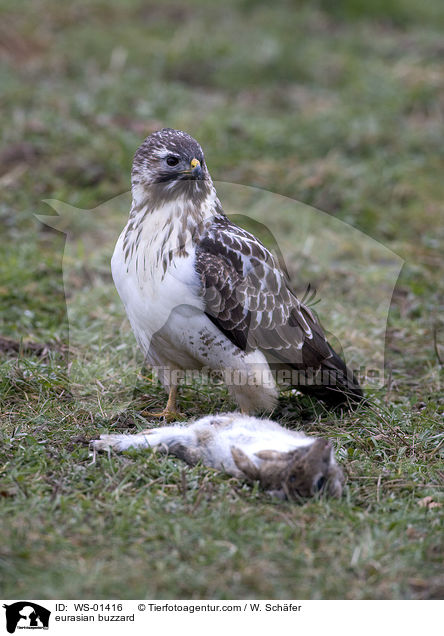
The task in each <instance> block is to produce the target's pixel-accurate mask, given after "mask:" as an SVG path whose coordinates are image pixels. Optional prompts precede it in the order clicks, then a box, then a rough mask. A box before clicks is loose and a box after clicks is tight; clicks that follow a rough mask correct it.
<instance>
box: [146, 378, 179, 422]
mask: <svg viewBox="0 0 444 636" xmlns="http://www.w3.org/2000/svg"><path fill="white" fill-rule="evenodd" d="M176 398H177V385H175V384H173V385H171V388H170V393H169V395H168V402H167V403H166V407H165V408H164V409H163V411H160V412H158V413H152V412H150V411H142V413H143V415H144V416H146V417H164V418H165V419H166V421H167V422H174V421H175V420H177V419H178V418H179V417H180V413H179V411H177V407H176Z"/></svg>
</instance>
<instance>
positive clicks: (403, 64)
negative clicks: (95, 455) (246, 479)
mask: <svg viewBox="0 0 444 636" xmlns="http://www.w3.org/2000/svg"><path fill="white" fill-rule="evenodd" d="M330 5H331V3H328V2H323V1H321V0H319V1H318V2H312V3H311V2H310V3H309V2H302V1H300V2H294V3H291V2H284V1H283V2H281V3H279V4H275V5H274V8H270V6H269V3H265V2H253V1H252V0H251V1H248V0H244V1H243V2H235V1H234V0H232V1H231V2H225V3H223V4H222V5H219V4H218V3H215V2H214V3H212V2H210V3H208V2H204V1H203V0H202V1H201V2H199V1H198V0H190V1H188V2H178V1H176V2H172V1H167V2H162V3H160V2H158V3H146V2H143V3H142V2H140V1H136V0H128V1H127V2H124V1H123V0H120V1H118V0H113V1H109V0H108V1H107V2H102V1H101V0H93V1H92V2H88V3H86V2H81V1H80V0H70V2H56V0H36V1H34V2H32V3H25V2H22V1H17V2H15V3H14V4H12V3H9V2H7V1H6V0H0V9H1V11H2V19H1V21H0V24H1V26H0V35H1V38H0V40H1V46H0V54H1V67H0V69H1V70H0V72H1V76H0V83H1V86H2V93H1V97H0V99H1V106H2V108H1V113H0V121H1V129H2V149H1V152H0V175H1V176H0V185H1V187H2V197H1V202H0V219H1V223H2V232H1V235H0V249H1V259H0V270H1V279H0V298H1V302H0V336H1V337H2V340H1V342H0V346H1V347H2V355H1V360H0V407H1V430H0V435H1V439H2V446H1V450H0V453H1V459H0V536H1V537H2V542H1V546H0V571H1V576H0V596H2V597H4V598H25V597H31V598H35V597H36V596H38V597H39V598H70V597H71V598H87V597H93V598H102V597H103V598H107V597H115V598H143V597H151V598H177V597H179V598H236V597H241V598H247V597H257V598H260V597H264V598H265V597H270V598H360V599H361V598H364V599H368V598H384V599H393V598H443V596H444V578H443V571H442V563H443V553H444V550H443V548H444V541H443V533H442V521H443V510H444V508H443V507H442V505H441V506H440V505H439V504H442V503H444V496H443V483H444V469H443V464H442V453H443V398H442V395H441V385H440V377H439V372H440V361H442V360H443V358H444V325H443V322H442V313H441V314H440V313H439V312H440V309H441V312H442V295H443V291H444V282H443V281H444V279H443V276H442V247H443V243H444V241H443V239H444V234H443V231H444V230H443V205H442V201H443V200H444V185H443V179H442V168H443V147H444V146H443V143H442V142H443V140H442V125H443V107H444V73H443V57H444V48H443V44H442V32H443V28H444V11H443V8H442V4H441V3H440V2H438V0H436V1H431V0H429V1H427V2H422V3H419V4H418V3H417V2H413V0H403V1H401V0H390V1H388V2H387V1H386V2H384V3H382V2H372V3H364V2H360V1H358V0H354V1H352V0H348V1H347V0H343V1H342V2H338V3H335V7H334V9H333V8H332V7H331V6H330ZM162 125H169V126H173V127H176V128H182V129H185V130H187V131H189V132H190V133H191V134H192V135H194V136H195V137H197V138H198V139H199V140H200V141H201V142H202V144H203V146H204V148H205V151H206V155H207V159H208V164H209V167H210V170H211V172H212V175H213V177H214V178H215V179H217V180H219V181H225V182H233V183H239V184H246V185H249V186H256V187H259V188H261V189H263V190H269V191H272V192H278V193H280V194H284V195H286V196H289V197H292V198H293V199H297V200H299V201H302V202H304V203H306V204H310V205H312V206H315V207H317V208H320V209H321V210H324V211H326V212H328V213H329V214H330V215H331V218H332V219H333V220H342V221H345V222H346V223H348V224H349V225H351V226H353V227H355V228H357V229H358V230H360V231H361V232H363V233H365V235H368V236H369V237H372V238H373V239H375V240H377V241H379V242H380V243H381V244H383V245H384V246H386V247H387V248H388V249H390V250H392V251H393V252H394V253H396V254H397V255H398V256H399V257H400V258H401V259H402V260H403V261H404V262H405V264H404V267H403V269H402V272H401V274H400V277H399V279H398V281H397V285H396V288H395V290H394V293H393V296H392V298H391V304H390V312H389V318H388V324H387V331H385V323H384V329H382V328H381V322H380V320H379V321H376V318H375V317H378V316H379V318H381V317H382V315H383V313H381V311H382V310H381V307H380V306H379V304H378V303H377V302H376V300H375V301H374V303H373V304H374V307H373V308H372V306H370V307H368V308H366V310H365V311H361V307H362V305H360V304H359V305H356V306H355V299H356V298H357V296H356V294H358V291H359V288H360V285H361V283H362V284H364V285H365V284H367V285H368V286H369V288H371V287H374V288H375V289H381V286H383V285H384V284H387V293H389V292H390V295H391V291H390V285H391V284H392V282H393V281H392V280H389V281H388V282H387V281H384V280H382V278H381V271H383V270H378V271H379V278H378V277H376V278H375V277H373V278H372V276H373V274H372V271H373V270H371V268H369V271H368V275H367V278H366V276H365V271H364V269H363V268H361V270H362V271H361V270H360V271H361V274H360V276H361V278H360V279H359V280H358V279H356V278H354V273H353V271H354V270H352V267H353V263H354V262H355V261H356V258H358V256H357V252H359V249H358V250H357V249H356V246H354V247H353V249H352V247H351V245H352V243H353V242H351V243H350V242H349V243H348V246H347V250H346V252H347V254H348V257H344V258H343V259H342V260H341V258H335V259H334V260H333V262H332V263H331V265H330V267H329V268H328V269H327V270H325V269H324V270H322V271H321V270H319V271H318V270H316V263H317V262H318V260H319V259H321V255H320V254H319V253H317V252H316V250H314V251H310V250H309V251H308V253H301V249H300V247H301V246H300V243H299V242H298V231H299V227H300V226H299V225H298V222H297V220H295V219H297V218H298V217H297V216H293V217H289V216H288V210H287V211H286V210H284V208H280V207H279V206H277V207H276V209H275V210H274V216H273V223H274V227H275V228H277V231H278V233H279V228H281V230H282V233H283V237H284V238H283V240H284V239H285V237H286V236H287V235H288V236H291V237H292V240H288V241H287V243H286V244H285V241H284V244H285V250H284V252H285V253H284V256H285V258H286V260H287V262H288V264H289V268H290V270H291V272H292V274H293V277H294V278H296V279H297V273H298V272H299V266H301V267H302V271H304V272H305V269H304V268H305V267H307V272H308V273H307V277H308V276H310V277H313V278H314V281H313V282H314V283H315V284H316V285H317V286H319V285H321V284H323V301H322V302H321V303H320V305H319V307H317V308H318V309H319V313H320V314H321V316H322V318H323V319H324V320H325V322H326V323H327V324H328V325H330V323H329V320H332V321H333V323H332V327H334V332H335V335H336V334H337V332H338V333H339V336H340V339H341V342H342V339H343V338H345V340H347V333H348V330H350V329H352V325H353V326H355V325H359V328H358V329H355V331H354V332H353V333H352V334H351V336H350V342H348V343H347V342H346V344H347V345H349V346H350V347H351V348H350V350H351V351H352V352H353V351H355V352H357V354H356V355H357V356H358V358H359V356H361V357H360V358H359V359H362V357H363V358H364V359H365V358H366V356H371V355H373V349H375V348H380V346H381V344H380V343H381V339H382V338H383V339H385V365H386V370H387V378H388V381H387V383H386V385H385V387H384V388H379V389H374V390H372V391H370V394H369V395H370V397H371V402H370V405H369V407H368V408H363V409H362V410H360V411H358V412H356V413H354V414H351V415H346V416H343V417H339V416H337V415H332V414H331V413H328V412H326V411H325V410H323V409H322V408H320V407H319V406H317V405H311V404H309V403H307V402H304V401H302V402H297V401H296V400H295V399H294V398H292V397H291V396H290V395H289V394H284V395H283V396H282V399H281V401H280V404H279V407H278V409H277V411H276V413H275V414H274V416H275V417H276V418H277V419H278V420H280V421H282V422H284V423H285V424H288V425H293V426H294V425H296V426H303V428H304V430H306V431H308V432H312V433H322V434H324V435H326V436H328V437H330V438H332V439H333V440H334V441H335V443H336V445H337V448H338V455H339V458H340V460H341V462H342V464H343V466H344V470H345V471H346V473H347V476H348V483H347V487H346V492H345V496H344V498H343V499H342V500H341V501H329V500H324V499H321V500H317V501H311V502H308V503H307V504H305V505H303V506H297V505H294V504H282V503H275V502H273V501H271V500H269V499H268V498H267V496H266V495H264V494H262V493H260V492H258V491H257V490H256V489H252V488H251V487H249V486H247V485H243V484H241V483H239V482H237V481H235V480H233V479H231V478H229V477H226V476H221V475H217V474H214V473H213V472H212V471H209V470H206V469H204V468H202V467H197V468H194V469H189V468H187V467H185V466H184V465H182V464H181V463H180V462H176V461H174V460H172V459H168V458H164V457H158V456H149V455H147V454H146V453H141V452H133V453H129V454H127V455H125V456H111V457H108V456H106V455H105V456H103V457H101V458H100V461H98V462H97V463H96V464H95V465H90V464H89V461H90V458H89V456H88V448H87V445H85V444H84V443H82V442H84V441H85V440H87V439H90V438H92V437H94V436H96V435H97V434H98V433H99V432H100V431H104V430H107V429H109V428H110V427H114V428H116V427H117V428H119V429H121V430H135V428H137V427H141V426H144V420H143V418H142V416H141V414H140V413H141V410H142V409H143V407H145V406H147V405H148V406H149V407H151V408H152V407H156V406H160V405H161V404H162V403H163V401H164V395H163V392H162V391H161V390H160V389H159V387H157V386H156V385H154V384H153V383H150V381H149V380H150V378H149V374H147V373H145V374H138V375H135V373H136V374H137V371H138V366H137V364H138V363H137V357H136V358H134V357H132V354H131V355H129V354H128V351H132V350H133V340H132V336H131V334H130V333H128V332H127V331H126V330H125V326H124V325H123V326H122V325H121V323H120V322H119V320H121V308H120V305H119V303H118V299H117V298H116V296H115V294H114V292H113V291H112V284H111V281H110V275H109V269H108V264H107V263H108V261H107V259H108V251H107V250H109V246H110V245H111V244H112V241H113V240H114V238H115V236H116V235H117V233H118V231H119V227H120V225H121V224H122V223H123V221H122V218H123V216H122V215H123V214H124V208H125V206H124V205H122V200H118V202H117V204H116V205H114V206H111V211H110V213H109V215H108V216H107V215H106V210H107V209H108V208H106V207H105V208H101V210H102V211H103V210H105V214H104V215H102V216H100V213H98V215H96V216H94V222H93V227H94V231H96V230H97V228H98V227H99V225H100V231H99V234H94V233H91V223H92V222H91V220H90V217H88V216H86V217H83V216H82V215H81V214H80V213H79V214H78V215H77V216H76V215H75V214H74V217H75V219H76V223H77V226H76V231H75V232H73V233H72V234H71V236H70V239H69V241H68V243H69V246H68V247H69V249H68V247H67V251H66V253H65V261H64V263H63V265H64V267H63V269H62V256H63V253H64V248H65V235H64V234H63V233H61V232H57V231H54V230H51V229H50V228H48V227H47V226H45V225H43V224H42V223H40V222H39V221H37V220H36V218H35V216H34V215H35V214H50V213H51V212H50V209H49V208H48V206H47V205H46V204H44V203H42V200H43V199H58V200H61V201H64V202H66V203H68V204H70V205H72V206H74V207H75V208H81V209H92V208H96V207H97V206H101V204H103V202H105V201H108V200H110V199H112V198H113V197H116V196H117V195H120V194H121V193H123V192H125V191H127V190H128V187H129V170H130V164H131V158H132V154H133V152H134V150H135V148H136V147H137V145H138V144H139V143H140V140H141V139H142V138H143V137H144V136H145V135H146V134H148V133H149V132H150V131H152V130H154V129H157V128H159V127H161V126H162ZM228 194H229V193H228ZM234 194H236V192H234ZM119 201H120V203H119ZM234 201H235V197H234ZM230 206H231V207H232V208H233V211H234V210H235V203H233V201H232V200H230ZM299 209H300V210H302V208H299ZM259 212H260V210H259ZM259 212H258V216H257V218H258V220H259V221H261V220H262V221H263V219H261V216H260V213H259ZM301 214H302V212H301ZM85 219H86V220H85ZM97 219H102V220H101V222H100V224H99V225H98V223H97ZM289 219H290V221H289ZM332 222H333V221H332ZM61 229H65V230H66V228H63V227H62V228H61ZM91 237H93V239H94V240H93V241H91ZM91 243H92V245H93V246H95V247H96V249H95V250H94V252H91ZM340 247H341V246H340ZM342 247H343V244H342ZM440 250H441V251H440ZM85 255H86V256H87V257H86V256H85ZM344 259H345V260H344ZM382 260H383V259H381V262H382ZM440 266H441V271H440ZM370 270H371V271H370ZM67 271H68V272H69V285H68V287H66V285H65V286H64V275H65V283H66V272H67ZM304 276H305V274H304ZM295 282H300V281H299V280H298V279H297V280H296V281H295ZM305 282H306V281H304V283H305ZM358 283H359V284H358ZM389 283H390V284H389ZM332 286H334V287H332ZM329 289H330V294H331V295H332V298H333V300H334V298H335V296H337V295H338V294H339V296H340V298H341V301H342V300H343V302H344V303H345V307H347V311H340V306H338V308H337V310H336V309H335V311H334V312H333V314H334V315H333V317H331V316H329V315H327V314H328V313H329V312H328V311H327V307H329V306H330V305H329V303H328V302H326V300H325V299H327V300H328V290H329ZM332 289H334V290H335V294H332V292H331V290H332ZM357 290H358V291H357ZM65 291H66V295H67V297H66V299H65ZM390 295H389V298H390ZM371 298H372V299H373V296H371ZM375 298H377V296H375ZM361 300H362V299H361ZM362 302H363V300H362ZM372 302H373V301H372ZM440 303H441V307H440ZM370 305H371V303H370ZM348 308H350V309H348ZM68 312H69V318H70V321H69V322H70V329H71V334H70V335H71V342H70V344H71V348H70V351H69V352H68ZM110 316H111V317H114V320H111V322H110V323H109V325H110V326H109V328H107V330H106V331H104V332H103V333H102V331H101V328H102V327H101V325H104V324H107V325H108V322H107V321H108V320H109V318H110ZM381 329H382V330H381ZM5 338H8V340H7V341H6V340H4V339H5ZM374 339H376V341H377V343H378V345H377V347H375V345H374V344H373V343H374ZM29 342H31V343H34V344H33V345H28V344H27V343H29ZM122 342H123V343H126V345H127V346H126V347H124V348H123V349H120V350H117V351H116V347H117V346H119V344H120V343H122ZM104 344H105V345H107V346H108V348H107V349H104ZM110 345H111V348H110ZM104 351H105V353H104ZM352 355H353V353H352ZM79 363H80V364H79ZM76 364H77V367H76ZM68 365H70V366H68ZM69 368H70V369H71V371H72V370H73V368H74V369H76V374H77V375H75V376H74V380H73V376H72V374H71V376H70V377H68V369H69ZM134 369H136V372H135V371H134ZM82 374H83V375H82ZM95 377H98V378H99V383H97V382H95V381H94V380H92V378H95ZM126 378H130V381H128V384H127V383H126ZM128 386H130V387H131V394H130V396H129V398H128V390H127V389H128ZM85 387H87V388H88V389H89V390H88V395H87V396H84V395H83V394H82V390H83V389H84V388H85ZM200 388H201V390H200V392H199V393H196V388H195V389H192V388H186V389H184V391H183V393H182V396H181V407H182V410H183V411H184V412H185V413H186V415H187V416H198V415H201V414H203V413H207V412H209V411H216V410H227V409H230V408H231V407H232V405H231V403H230V401H229V398H228V396H227V394H226V392H225V391H224V390H223V389H217V390H216V389H212V388H209V387H200ZM133 389H134V391H133ZM125 391H126V392H125ZM197 395H199V397H198V399H197ZM122 396H123V397H122ZM122 403H124V408H122ZM427 498H428V499H427Z"/></svg>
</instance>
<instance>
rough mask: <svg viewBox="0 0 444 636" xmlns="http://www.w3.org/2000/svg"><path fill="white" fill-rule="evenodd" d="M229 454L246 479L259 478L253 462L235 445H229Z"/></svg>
mask: <svg viewBox="0 0 444 636" xmlns="http://www.w3.org/2000/svg"><path fill="white" fill-rule="evenodd" d="M231 456H232V457H233V460H234V463H235V464H236V466H237V467H238V468H239V470H240V471H242V472H243V473H244V475H245V476H246V477H248V479H251V480H253V481H254V480H256V479H259V470H258V468H256V466H255V465H254V464H253V462H252V461H251V459H250V458H249V457H248V456H247V455H246V454H245V453H244V451H242V450H241V449H240V448H237V446H232V447H231Z"/></svg>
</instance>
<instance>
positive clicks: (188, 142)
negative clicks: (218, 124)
mask: <svg viewBox="0 0 444 636" xmlns="http://www.w3.org/2000/svg"><path fill="white" fill-rule="evenodd" d="M131 182H132V188H133V196H134V197H137V198H141V199H144V198H146V197H147V196H148V197H149V198H153V197H155V198H156V199H162V200H170V199H173V198H175V197H177V196H179V195H189V196H190V197H195V196H196V195H199V194H201V195H202V194H203V193H204V192H205V193H206V192H207V191H208V189H209V187H211V185H212V184H211V177H210V174H209V172H208V169H207V166H206V163H205V158H204V153H203V150H202V148H201V147H200V145H199V144H198V143H197V141H196V140H195V139H193V138H192V137H190V135H188V134H187V133H185V132H182V131H181V130H174V129H173V128H162V130H159V131H157V132H155V133H153V134H152V135H150V136H149V137H147V138H146V139H145V141H144V142H143V143H142V145H141V146H139V148H138V149H137V152H136V154H135V155H134V161H133V169H132V173H131Z"/></svg>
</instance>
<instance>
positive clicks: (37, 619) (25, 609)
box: [3, 601, 51, 634]
mask: <svg viewBox="0 0 444 636" xmlns="http://www.w3.org/2000/svg"><path fill="white" fill-rule="evenodd" d="M3 607H4V608H5V613H6V630H7V631H8V632H9V634H13V633H14V632H15V630H16V629H17V628H18V629H48V624H49V617H50V615H51V612H50V611H49V610H47V609H46V607H42V606H41V605H37V603H32V602H31V601H19V602H18V603H11V605H6V604H5V605H3Z"/></svg>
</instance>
